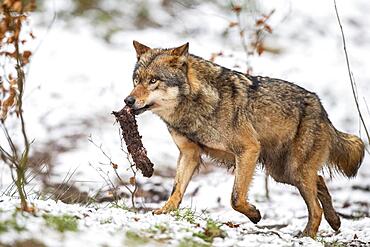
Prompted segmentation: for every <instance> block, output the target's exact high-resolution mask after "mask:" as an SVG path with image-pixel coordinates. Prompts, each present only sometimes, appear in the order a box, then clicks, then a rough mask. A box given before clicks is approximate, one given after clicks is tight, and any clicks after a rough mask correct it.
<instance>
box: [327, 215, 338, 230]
mask: <svg viewBox="0 0 370 247" xmlns="http://www.w3.org/2000/svg"><path fill="white" fill-rule="evenodd" d="M325 219H326V220H327V221H328V223H329V225H330V226H331V228H332V229H333V230H334V231H336V232H337V231H338V230H339V228H340V225H341V223H340V218H339V216H338V214H337V213H336V212H334V213H332V214H331V215H328V216H327V215H325Z"/></svg>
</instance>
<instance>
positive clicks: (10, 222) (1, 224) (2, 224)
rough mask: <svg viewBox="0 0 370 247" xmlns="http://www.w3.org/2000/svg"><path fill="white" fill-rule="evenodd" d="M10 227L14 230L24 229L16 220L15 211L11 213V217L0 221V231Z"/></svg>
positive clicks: (5, 230)
mask: <svg viewBox="0 0 370 247" xmlns="http://www.w3.org/2000/svg"><path fill="white" fill-rule="evenodd" d="M10 229H14V230H15V231H16V232H21V231H24V230H25V229H26V228H25V227H24V226H22V225H20V224H19V223H18V222H17V212H16V211H15V212H14V213H13V214H12V217H11V218H10V219H7V220H5V221H0V233H4V232H7V231H9V230H10Z"/></svg>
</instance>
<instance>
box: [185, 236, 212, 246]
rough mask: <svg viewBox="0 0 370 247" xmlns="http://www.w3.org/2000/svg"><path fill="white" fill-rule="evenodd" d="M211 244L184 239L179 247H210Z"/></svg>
mask: <svg viewBox="0 0 370 247" xmlns="http://www.w3.org/2000/svg"><path fill="white" fill-rule="evenodd" d="M209 246H211V244H210V243H200V242H198V241H196V240H195V239H192V238H184V239H183V240H181V241H180V243H179V245H178V247H209Z"/></svg>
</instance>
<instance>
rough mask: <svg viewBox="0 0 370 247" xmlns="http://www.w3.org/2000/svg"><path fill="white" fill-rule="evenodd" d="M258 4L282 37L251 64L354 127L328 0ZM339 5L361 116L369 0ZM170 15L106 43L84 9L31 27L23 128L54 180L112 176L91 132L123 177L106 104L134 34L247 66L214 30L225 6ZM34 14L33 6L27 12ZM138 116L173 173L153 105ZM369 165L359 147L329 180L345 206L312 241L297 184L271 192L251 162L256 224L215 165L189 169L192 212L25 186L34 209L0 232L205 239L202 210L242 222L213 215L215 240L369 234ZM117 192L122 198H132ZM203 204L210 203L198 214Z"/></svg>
mask: <svg viewBox="0 0 370 247" xmlns="http://www.w3.org/2000/svg"><path fill="white" fill-rule="evenodd" d="M53 2H55V3H54V5H53V6H52V8H50V9H53V8H56V9H58V8H59V7H60V6H58V4H59V2H57V1H53ZM148 2H149V4H150V5H151V6H152V7H153V11H154V10H157V8H158V4H159V1H155V0H153V1H148ZM261 2H262V1H261ZM56 3H58V4H56ZM63 7H65V6H63ZM262 7H263V9H264V10H265V13H268V12H270V10H271V9H276V12H275V13H274V15H273V16H272V19H271V26H272V28H273V30H274V33H273V36H272V37H271V38H269V39H268V40H267V42H268V44H269V45H270V46H273V47H277V48H279V49H280V50H281V53H280V54H275V55H274V54H269V53H266V54H263V55H262V56H261V57H251V58H250V59H251V61H250V63H251V65H252V66H253V72H254V74H258V75H265V76H270V77H277V78H282V79H286V80H288V81H293V82H295V83H297V84H298V85H301V86H303V87H305V88H307V89H309V90H310V91H314V92H317V94H318V95H319V96H320V98H321V99H322V102H323V105H324V107H325V108H326V109H327V111H328V113H329V117H330V118H331V120H332V122H333V123H334V125H335V126H337V128H338V129H341V130H343V131H347V132H350V133H357V134H358V129H359V120H358V114H357V112H356V108H355V104H354V100H353V96H352V93H351V88H350V84H349V80H348V72H347V69H346V64H345V58H344V53H343V48H342V43H341V42H342V41H341V36H340V32H339V27H338V24H337V21H336V16H335V12H334V6H333V3H332V2H331V1H319V0H316V1H309V2H308V1H306V2H301V1H288V0H285V1H283V0H279V1H273V3H272V2H271V1H270V2H269V5H266V6H264V5H262ZM338 8H339V11H340V15H341V17H342V22H343V25H344V31H345V33H346V38H347V46H348V47H347V48H348V51H349V55H350V59H351V62H352V70H353V73H354V76H355V78H356V82H357V87H358V92H359V99H360V104H361V107H362V110H363V112H364V115H365V117H366V119H365V120H366V121H367V123H369V122H370V113H369V112H368V110H367V109H366V107H365V103H364V99H367V100H368V101H369V100H370V97H369V95H370V87H369V85H370V84H369V81H370V70H369V69H368V67H369V62H367V58H368V57H370V32H369V31H368V26H369V25H370V15H369V14H368V13H370V2H369V1H367V0H356V1H345V0H340V1H338ZM158 11H159V10H158ZM162 12H163V11H162ZM162 12H161V11H159V12H158V13H162ZM162 14H163V13H162ZM158 16H159V17H157V18H158V20H157V21H159V22H166V21H168V18H169V17H168V16H166V15H165V14H163V15H158ZM160 16H162V17H160ZM178 16H179V17H178V19H176V21H175V22H174V23H172V24H171V25H168V28H160V29H154V28H147V29H143V30H129V31H127V30H126V31H121V32H118V33H116V34H115V35H114V37H113V41H114V45H112V44H106V43H105V42H104V41H102V40H101V39H100V38H98V37H96V36H95V33H94V32H93V31H94V30H93V27H92V26H91V25H88V23H86V21H84V20H78V21H76V23H78V25H75V26H74V27H73V28H72V29H70V28H65V25H64V24H63V23H62V21H58V20H57V21H56V22H55V23H54V25H53V26H52V28H51V29H50V30H47V29H46V28H45V27H43V26H36V27H35V28H34V29H35V30H34V33H35V34H36V35H37V39H36V41H35V44H34V45H35V47H36V46H38V49H37V52H36V53H35V55H34V57H33V59H32V63H31V67H30V71H29V74H28V81H27V89H26V99H25V105H26V109H25V118H26V120H27V128H28V130H29V135H30V139H34V140H35V141H34V144H33V147H34V149H35V150H42V149H45V148H48V149H49V150H50V153H51V154H53V155H54V154H55V158H53V160H52V162H53V166H52V170H51V174H50V177H49V180H50V181H51V182H53V183H58V182H59V183H61V182H63V180H65V179H66V177H68V174H70V172H71V171H75V173H74V175H73V177H72V178H71V179H70V181H69V182H70V183H73V184H74V185H75V186H77V187H78V188H79V189H80V190H81V191H86V192H87V193H88V194H89V195H93V194H94V193H96V191H97V190H99V189H102V190H103V191H106V190H107V188H108V187H109V186H108V185H107V178H108V177H109V178H110V179H111V180H112V181H115V177H116V176H115V174H114V172H113V170H112V168H111V166H110V165H109V164H108V165H104V164H101V163H107V158H106V157H105V156H104V155H103V154H102V152H101V151H100V150H99V148H97V147H96V146H94V145H93V144H92V143H91V142H89V138H92V139H93V140H94V142H95V143H97V144H98V145H100V144H102V145H103V146H102V148H103V149H104V150H105V151H106V152H107V154H108V156H109V157H111V159H112V160H113V161H114V162H116V163H117V164H118V170H117V171H118V172H119V174H120V175H121V176H122V177H123V178H124V179H128V178H129V177H130V176H131V173H130V171H128V170H127V169H126V168H127V166H128V162H127V160H126V159H125V155H124V153H122V151H121V144H120V137H119V134H118V125H114V118H113V116H112V115H111V114H110V113H111V111H112V110H118V109H120V108H121V107H122V106H123V99H124V97H125V96H126V95H127V94H128V93H129V92H130V90H131V89H132V82H131V73H132V70H133V67H134V64H135V60H136V59H135V52H134V49H133V47H132V40H133V39H135V40H138V41H140V42H142V43H144V44H147V45H149V46H152V47H173V46H176V45H180V44H182V43H185V42H187V41H189V42H190V52H191V53H193V54H197V55H200V56H202V57H205V58H210V57H211V54H212V53H214V52H219V51H223V54H224V56H220V57H217V58H216V62H217V63H219V64H221V65H224V66H226V67H230V68H233V67H235V65H238V66H239V67H240V68H238V70H241V71H245V60H244V58H245V54H244V53H243V51H242V49H241V47H240V42H239V37H238V34H237V31H236V30H230V32H231V33H230V34H229V36H228V37H226V38H221V35H220V34H221V33H222V32H223V31H224V30H225V29H226V28H227V27H228V25H229V22H230V21H235V16H233V13H232V12H221V11H220V10H219V9H218V8H217V7H215V5H214V4H212V3H209V2H207V3H204V4H201V5H200V6H198V7H197V8H189V9H186V10H184V9H182V10H181V14H179V15H178ZM37 18H38V17H37V16H35V23H37ZM51 18H52V12H50V19H51ZM196 26H201V28H200V32H198V33H195V34H192V33H191V32H190V31H189V32H188V33H187V32H180V31H179V30H181V29H184V30H191V29H192V28H194V27H196ZM138 124H139V129H140V133H141V134H142V136H143V142H144V145H145V146H146V148H147V150H148V155H149V157H150V158H151V160H152V161H153V162H154V163H155V169H156V170H158V171H161V172H162V173H166V172H168V173H170V174H171V173H172V172H173V169H174V168H175V164H176V159H177V155H178V151H177V149H176V147H175V145H174V144H173V143H172V141H171V138H170V136H169V134H168V131H167V130H166V127H165V125H164V124H163V123H162V122H161V121H160V120H159V119H158V118H157V117H156V116H154V115H153V114H151V113H145V114H143V115H141V116H139V117H138ZM362 133H363V131H362ZM362 137H363V138H364V137H365V135H362ZM61 149H63V151H62V152H61ZM56 154H57V155H56ZM41 162H42V160H41ZM108 163H109V162H108ZM369 168H370V161H369V158H368V157H366V158H365V161H364V164H363V166H362V167H361V169H360V171H359V175H358V176H357V177H356V178H355V179H353V180H350V181H348V180H346V179H344V178H341V177H338V178H335V179H333V180H332V181H328V185H329V189H330V191H331V192H332V196H333V199H334V206H335V208H336V209H337V210H338V212H340V213H341V214H342V215H343V216H344V218H342V227H341V231H340V232H339V233H338V234H334V232H333V231H332V230H331V229H330V227H329V226H328V224H327V223H326V221H325V220H323V221H322V223H321V227H320V231H319V237H318V239H317V240H316V241H315V240H311V239H308V238H303V239H300V238H295V237H294V236H295V235H296V234H297V232H298V230H302V229H303V228H304V226H305V223H306V221H307V212H306V208H305V204H304V203H303V200H302V199H301V197H300V196H299V195H298V193H297V192H296V190H295V189H293V188H290V187H289V186H285V185H281V184H277V183H275V182H273V181H272V180H271V181H270V188H271V191H270V194H271V200H270V201H268V200H266V199H265V196H264V193H265V190H264V176H263V174H262V171H260V170H258V171H257V174H256V177H255V179H254V182H253V185H252V187H251V189H250V195H249V198H250V200H251V201H252V202H253V203H254V204H255V205H256V206H257V207H258V208H259V209H260V210H261V213H262V215H263V219H262V220H261V222H260V223H258V224H257V225H253V224H252V223H251V222H250V221H249V220H248V219H247V218H245V217H244V216H242V215H241V214H238V213H237V212H235V211H233V210H232V209H231V206H230V205H229V201H230V194H231V188H232V182H233V175H232V174H231V173H230V172H227V171H226V170H224V169H222V168H217V169H214V170H212V171H210V172H208V173H204V172H201V173H200V174H198V175H196V176H195V177H194V179H193V180H192V182H191V183H190V185H189V188H188V191H187V192H188V193H187V196H186V197H185V198H184V200H183V203H182V205H181V206H182V207H184V208H190V209H191V210H193V211H195V215H201V216H200V217H198V216H194V218H195V219H196V222H195V223H189V222H188V221H186V220H184V219H179V217H176V216H166V215H164V216H163V215H161V216H153V215H151V213H150V212H147V213H143V212H139V213H134V212H129V211H127V210H126V209H122V208H119V207H117V206H114V205H113V206H112V204H109V203H107V204H104V203H101V204H100V203H93V204H88V205H67V204H64V203H62V202H57V203H56V202H55V201H53V200H50V199H49V200H47V199H45V200H37V199H33V198H35V196H34V194H32V195H33V196H31V198H32V199H31V201H32V202H33V203H34V204H35V207H36V208H37V209H38V212H37V213H36V216H31V215H25V216H22V215H20V214H17V216H16V217H17V222H19V224H21V225H23V224H24V225H25V227H26V229H25V230H23V231H20V232H16V231H15V230H14V229H11V230H9V231H6V232H1V231H0V243H5V244H7V243H8V244H10V243H13V242H14V241H15V240H20V239H27V238H35V239H38V240H40V241H41V242H43V243H44V244H45V245H47V246H80V245H82V244H89V245H91V246H122V245H129V244H132V243H130V242H127V241H131V240H132V238H133V237H132V236H131V235H129V240H127V239H126V238H127V234H126V232H131V231H133V232H137V233H138V234H139V238H143V239H144V240H145V239H146V238H149V239H151V238H154V240H150V241H149V242H147V243H146V244H148V245H169V246H173V245H178V244H180V243H188V244H189V241H190V240H189V239H195V241H198V240H199V241H202V240H201V239H200V238H198V237H194V236H193V235H194V233H197V232H200V231H202V229H203V227H204V226H205V224H206V223H205V222H206V219H209V218H211V219H213V220H215V221H216V222H219V223H226V222H232V223H233V224H235V225H239V224H240V225H239V226H238V227H230V224H229V226H227V225H225V224H224V225H222V226H221V229H222V230H224V231H225V232H226V235H227V236H226V237H224V238H216V239H215V240H214V241H213V244H214V245H215V246H256V245H264V244H265V245H266V246H268V245H270V246H278V245H281V246H292V245H302V244H307V246H316V245H317V246H321V245H323V244H325V243H331V244H334V243H336V242H338V244H339V243H343V244H344V245H346V244H348V243H349V242H352V243H353V244H357V245H362V243H364V244H363V245H366V243H367V244H368V245H370V218H369V217H370V191H369V190H370V189H369V187H370V182H369V181H370V169H369ZM137 179H138V181H139V182H140V184H144V185H143V186H142V188H143V190H144V191H149V190H150V189H152V188H153V187H154V186H160V187H161V188H163V189H164V190H165V193H169V191H170V189H171V187H172V180H171V179H169V178H163V177H160V176H155V177H153V178H150V179H144V178H142V177H141V174H139V175H138V178H137ZM0 181H1V184H0V188H1V190H2V191H6V189H7V185H8V184H9V183H10V182H11V178H10V176H9V172H8V167H6V166H0ZM35 181H36V180H35ZM31 189H32V190H33V191H35V190H36V192H37V191H40V190H41V188H40V187H38V186H36V187H33V185H32V186H30V187H29V190H31ZM139 202H140V203H139V204H140V206H144V207H147V208H158V207H160V206H161V205H162V204H163V202H161V203H143V202H141V201H140V200H139ZM16 203H17V200H16V199H15V198H14V197H9V196H6V195H3V196H2V197H1V198H0V207H1V211H0V215H1V217H0V226H1V222H5V221H6V220H9V219H11V218H12V217H13V216H12V214H13V213H14V205H16ZM120 203H124V204H125V205H128V206H129V205H130V202H129V200H123V201H121V202H120ZM204 210H206V211H207V213H205V214H202V212H203V211H204ZM44 214H50V215H64V214H67V215H71V216H76V217H77V222H78V230H77V231H72V232H71V231H67V232H65V233H61V232H59V231H57V230H53V229H52V228H51V227H50V226H48V225H47V224H46V220H45V219H44V218H43V217H40V216H42V215H44ZM180 214H181V212H180ZM180 218H181V217H180ZM198 223H199V224H200V225H198ZM163 224H164V225H166V227H160V228H161V230H158V227H156V226H158V225H163ZM163 228H165V229H166V230H163ZM203 230H204V229H203ZM157 231H161V232H157ZM162 231H163V232H162ZM195 235H196V234H195ZM130 239H131V240H130ZM184 239H185V240H184ZM134 240H135V237H134ZM136 240H137V239H136ZM136 240H135V241H136ZM135 241H134V242H135ZM144 242H145V241H144ZM183 246H187V245H183Z"/></svg>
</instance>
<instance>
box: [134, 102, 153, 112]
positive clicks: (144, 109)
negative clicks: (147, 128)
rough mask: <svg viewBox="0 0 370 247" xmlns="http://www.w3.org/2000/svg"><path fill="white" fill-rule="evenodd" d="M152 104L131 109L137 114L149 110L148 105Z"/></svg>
mask: <svg viewBox="0 0 370 247" xmlns="http://www.w3.org/2000/svg"><path fill="white" fill-rule="evenodd" d="M152 106H153V104H150V105H146V106H144V107H141V108H138V109H133V112H134V114H135V115H139V114H141V113H143V112H145V111H147V110H149V109H150V107H152Z"/></svg>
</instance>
